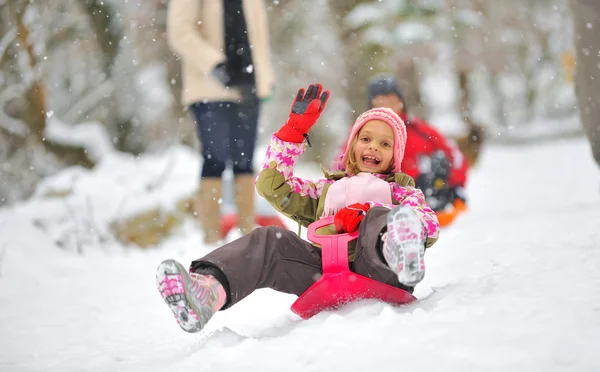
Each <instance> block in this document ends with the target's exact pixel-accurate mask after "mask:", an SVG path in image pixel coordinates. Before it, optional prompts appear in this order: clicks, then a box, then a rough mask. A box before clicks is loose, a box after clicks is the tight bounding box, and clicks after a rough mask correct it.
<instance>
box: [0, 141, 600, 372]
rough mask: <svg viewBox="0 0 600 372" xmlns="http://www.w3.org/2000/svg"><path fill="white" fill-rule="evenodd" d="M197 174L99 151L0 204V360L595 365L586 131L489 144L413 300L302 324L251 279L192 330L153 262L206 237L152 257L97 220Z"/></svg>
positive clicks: (179, 160)
mask: <svg viewBox="0 0 600 372" xmlns="http://www.w3.org/2000/svg"><path fill="white" fill-rule="evenodd" d="M164 169H169V172H168V177H166V178H164V179H163V178H160V174H161V173H162V171H163V170H164ZM197 169H198V159H196V157H195V155H194V154H192V153H190V152H189V151H187V150H185V149H179V148H177V149H173V150H172V151H171V152H169V153H168V154H165V155H164V156H145V157H142V158H141V159H138V160H134V159H129V158H126V157H123V156H119V155H111V157H109V158H108V159H106V160H105V161H104V162H103V163H102V164H101V165H100V166H99V168H98V169H97V170H95V171H93V172H87V171H82V170H77V169H70V170H67V171H65V172H63V173H62V174H60V175H58V176H56V177H54V178H53V179H51V180H48V182H47V183H46V184H45V185H44V186H43V187H42V188H41V190H40V194H42V193H43V191H44V190H45V191H47V190H50V189H53V190H57V189H61V188H63V189H64V188H71V189H73V190H74V194H73V195H71V196H69V197H68V198H66V199H42V198H40V197H37V198H34V199H32V200H31V201H28V202H25V203H22V204H19V205H17V206H14V207H12V208H7V209H2V210H0V335H1V336H0V371H2V372H4V371H11V372H12V371H61V372H67V371H121V372H125V371H143V372H152V371H190V370H198V371H219V372H221V371H241V370H248V371H261V372H264V371H331V370H333V369H335V370H345V371H365V370H397V371H403V370H405V371H420V372H421V371H423V372H424V371H436V372H438V371H465V370H466V371H527V372H533V371H598V370H600V357H599V356H598V353H597V351H598V350H600V336H599V335H600V289H599V288H598V284H599V283H600V229H599V228H598V227H599V225H600V171H599V170H598V169H596V167H595V166H594V164H593V162H592V159H591V155H590V154H589V150H588V146H587V144H586V142H584V141H583V140H580V139H577V140H568V141H560V142H553V143H547V144H543V145H536V146H530V147H489V148H487V149H486V152H485V153H484V154H483V156H482V160H481V163H480V165H479V167H478V168H477V169H476V170H474V171H473V172H472V177H471V179H470V183H469V195H470V198H471V209H470V211H469V212H468V213H466V214H464V215H463V216H461V217H460V218H459V219H458V220H457V221H456V223H455V224H454V225H453V226H451V227H450V228H448V229H446V230H444V231H443V233H442V236H441V239H440V241H439V242H438V243H437V244H436V245H435V246H434V247H433V248H432V249H431V250H430V251H428V254H427V264H428V270H429V271H428V274H427V276H426V278H425V280H424V282H423V283H422V284H420V285H419V286H418V287H417V291H416V295H417V296H418V297H420V298H421V301H420V302H418V303H416V304H413V305H409V306H405V307H401V308H392V307H390V306H388V305H384V304H380V303H374V302H364V303H359V304H353V305H350V306H348V307H347V308H344V309H342V310H341V311H338V312H335V313H323V314H320V315H318V316H316V317H314V318H312V319H310V320H308V321H300V320H299V319H298V318H297V317H295V316H294V315H293V314H292V313H291V312H290V311H289V306H290V305H291V303H292V302H293V301H294V296H290V295H285V294H279V293H276V292H274V291H271V290H260V291H257V292H256V293H255V294H253V295H252V296H250V297H248V298H247V299H246V300H244V301H242V302H241V303H240V304H239V305H237V306H236V307H234V308H232V309H230V310H227V311H224V312H221V313H219V314H218V315H217V316H216V317H215V318H214V321H213V322H211V324H209V326H208V327H207V329H206V331H205V332H204V333H203V334H200V335H190V334H187V333H185V332H183V331H181V330H180V329H179V327H178V326H177V325H176V323H175V321H174V319H173V318H172V314H171V313H170V311H169V310H168V308H167V307H166V306H165V305H164V303H163V302H162V299H161V298H160V296H159V295H158V292H157V291H156V288H155V284H154V270H155V268H156V265H157V264H158V263H159V262H160V261H161V260H163V259H165V258H176V259H179V260H182V262H184V263H185V264H187V263H189V261H190V260H191V259H194V258H196V257H199V256H202V255H203V254H205V253H207V252H208V251H209V250H210V249H213V248H214V247H203V246H202V244H201V243H199V242H200V241H201V232H200V231H198V230H197V229H196V228H195V226H194V224H193V222H192V221H188V223H187V224H185V225H184V226H183V227H182V228H181V230H180V231H178V233H177V234H175V235H174V236H172V237H170V238H169V239H168V240H167V241H166V242H165V243H164V244H162V245H161V246H160V247H157V248H155V249H151V250H147V251H140V250H137V249H134V248H132V247H122V246H120V245H119V244H118V243H116V242H115V241H114V240H112V239H111V238H110V236H109V235H108V234H107V233H106V231H105V230H106V226H107V223H108V222H110V221H111V218H114V216H115V214H118V215H126V214H127V213H132V212H134V211H136V210H138V208H139V207H140V206H142V205H145V204H149V203H160V204H161V205H163V206H164V207H165V208H169V206H170V205H172V202H173V200H175V199H177V197H179V196H181V195H183V194H184V193H186V192H189V191H190V190H192V189H193V188H194V187H195V185H194V179H195V172H196V171H197ZM303 172H304V173H306V174H314V173H315V170H314V169H313V168H306V169H304V170H303ZM157 179H159V180H161V181H160V182H157ZM77 241H78V242H79V250H80V251H82V253H81V254H78V253H77V248H76V245H75V242H77ZM56 242H61V246H62V248H60V247H58V246H57V244H56ZM242 368H243V369H242Z"/></svg>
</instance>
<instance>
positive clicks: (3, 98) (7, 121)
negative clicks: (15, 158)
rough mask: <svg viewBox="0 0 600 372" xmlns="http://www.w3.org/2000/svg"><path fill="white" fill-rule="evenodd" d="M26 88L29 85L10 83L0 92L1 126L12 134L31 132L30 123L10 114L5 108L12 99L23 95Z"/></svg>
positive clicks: (20, 134) (22, 135) (19, 134)
mask: <svg viewBox="0 0 600 372" xmlns="http://www.w3.org/2000/svg"><path fill="white" fill-rule="evenodd" d="M26 90H27V87H25V86H24V85H22V84H20V85H10V86H8V87H7V88H6V89H4V91H2V92H1V93H0V128H3V129H5V130H6V131H7V132H8V133H10V134H13V135H17V136H21V137H24V136H26V135H27V134H29V127H28V125H27V124H26V123H24V122H23V121H21V120H19V119H15V118H13V117H12V116H10V115H8V114H7V113H6V111H4V108H5V107H6V105H7V104H8V102H9V101H10V100H12V99H14V98H18V97H22V96H23V95H24V94H25V91H26Z"/></svg>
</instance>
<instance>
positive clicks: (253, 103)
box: [191, 96, 260, 178]
mask: <svg viewBox="0 0 600 372" xmlns="http://www.w3.org/2000/svg"><path fill="white" fill-rule="evenodd" d="M191 109H192V111H193V114H194V118H195V121H196V128H197V133H198V138H199V140H200V142H201V144H202V156H203V158H204V162H203V164H202V171H201V176H202V177H203V178H204V177H221V174H222V173H223V171H224V170H225V167H226V163H227V161H228V160H229V161H231V162H232V164H233V173H234V174H236V175H237V174H245V173H250V174H251V173H253V167H252V161H253V157H254V148H255V145H256V132H257V130H258V115H259V111H260V103H259V101H258V99H257V98H256V97H255V96H251V97H248V98H246V99H245V100H244V101H242V102H199V103H195V104H193V105H192V106H191Z"/></svg>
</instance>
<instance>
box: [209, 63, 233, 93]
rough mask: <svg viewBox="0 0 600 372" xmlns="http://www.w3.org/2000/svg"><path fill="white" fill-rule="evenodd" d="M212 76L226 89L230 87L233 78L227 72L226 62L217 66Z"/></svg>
mask: <svg viewBox="0 0 600 372" xmlns="http://www.w3.org/2000/svg"><path fill="white" fill-rule="evenodd" d="M211 74H212V76H214V77H215V78H217V80H219V81H220V82H221V84H223V86H224V87H229V84H231V76H230V75H229V72H227V64H225V63H224V62H221V63H219V64H218V65H216V66H215V68H214V69H213V70H212V71H211Z"/></svg>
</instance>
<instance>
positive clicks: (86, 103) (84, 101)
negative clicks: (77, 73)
mask: <svg viewBox="0 0 600 372" xmlns="http://www.w3.org/2000/svg"><path fill="white" fill-rule="evenodd" d="M114 89H115V86H114V84H113V83H112V81H111V80H105V81H104V82H102V84H100V85H98V86H96V87H94V89H92V90H90V91H89V92H88V93H87V94H86V95H85V96H83V97H82V98H81V99H80V100H79V101H77V102H76V103H75V104H74V105H73V106H71V108H70V109H69V111H67V112H66V113H65V114H64V115H63V119H64V120H65V121H66V122H69V123H74V122H76V121H77V119H78V118H79V117H80V116H81V115H83V114H85V113H86V112H88V111H89V110H91V109H93V108H94V107H96V106H97V105H98V103H100V102H101V101H102V100H104V99H106V97H108V96H110V95H111V94H112V92H113V91H114Z"/></svg>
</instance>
